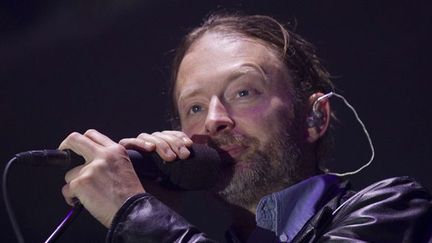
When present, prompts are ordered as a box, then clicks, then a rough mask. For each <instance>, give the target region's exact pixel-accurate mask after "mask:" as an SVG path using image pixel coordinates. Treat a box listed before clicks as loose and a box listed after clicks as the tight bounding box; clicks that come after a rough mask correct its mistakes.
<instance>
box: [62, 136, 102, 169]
mask: <svg viewBox="0 0 432 243" xmlns="http://www.w3.org/2000/svg"><path fill="white" fill-rule="evenodd" d="M100 147H101V146H100V145H99V144H97V143H95V142H94V141H93V140H91V139H90V138H89V137H86V136H84V135H82V134H79V133H77V132H73V133H71V134H70V135H69V136H67V137H66V139H65V140H63V142H62V143H61V144H60V146H59V149H62V150H63V149H71V150H73V151H74V152H75V153H77V154H79V155H81V156H83V157H84V159H85V161H87V162H88V161H92V160H93V159H94V157H93V155H94V154H95V153H96V151H97V150H98V149H99V148H100Z"/></svg>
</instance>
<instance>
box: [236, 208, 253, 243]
mask: <svg viewBox="0 0 432 243" xmlns="http://www.w3.org/2000/svg"><path fill="white" fill-rule="evenodd" d="M232 216H233V224H232V229H233V230H234V232H235V233H236V236H237V237H238V238H239V240H240V241H241V242H246V241H247V240H248V238H249V236H250V234H251V233H252V231H253V230H254V229H255V227H256V222H255V211H253V212H251V211H250V210H247V209H244V208H239V207H236V208H234V209H233V215H232Z"/></svg>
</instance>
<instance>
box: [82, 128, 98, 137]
mask: <svg viewBox="0 0 432 243" xmlns="http://www.w3.org/2000/svg"><path fill="white" fill-rule="evenodd" d="M95 133H96V130H95V129H93V128H91V129H88V130H87V131H86V132H85V133H84V135H85V136H87V135H90V136H91V135H92V134H95Z"/></svg>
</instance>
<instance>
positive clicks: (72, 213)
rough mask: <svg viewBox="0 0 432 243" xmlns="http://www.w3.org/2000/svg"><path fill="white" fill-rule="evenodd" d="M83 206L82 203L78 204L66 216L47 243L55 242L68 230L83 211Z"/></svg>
mask: <svg viewBox="0 0 432 243" xmlns="http://www.w3.org/2000/svg"><path fill="white" fill-rule="evenodd" d="M83 208H84V207H83V205H82V204H81V203H79V202H78V203H76V204H75V205H74V206H73V207H72V208H71V209H70V210H69V212H68V213H67V214H66V217H65V218H64V219H63V221H62V222H61V223H60V224H59V225H58V226H57V228H56V229H55V230H54V232H52V233H51V235H50V236H49V237H48V239H47V240H46V241H45V243H49V242H55V241H56V240H57V239H58V238H59V237H60V235H61V234H62V233H63V232H64V231H65V230H66V228H67V227H68V226H69V224H70V223H72V221H73V220H74V219H75V218H76V217H77V216H78V215H79V213H80V212H81V211H82V210H83Z"/></svg>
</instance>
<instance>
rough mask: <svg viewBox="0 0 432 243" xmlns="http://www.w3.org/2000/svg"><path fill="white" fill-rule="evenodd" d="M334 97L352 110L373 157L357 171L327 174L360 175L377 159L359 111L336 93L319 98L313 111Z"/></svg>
mask: <svg viewBox="0 0 432 243" xmlns="http://www.w3.org/2000/svg"><path fill="white" fill-rule="evenodd" d="M333 95H334V96H336V97H338V98H339V99H341V100H343V102H344V103H345V105H346V106H347V107H348V108H350V109H351V111H352V112H353V113H354V116H355V118H356V119H357V121H358V122H359V123H360V125H361V127H362V129H363V131H364V133H365V135H366V138H367V140H368V142H369V147H370V149H371V156H370V159H369V161H368V162H367V163H365V164H363V165H362V166H361V167H360V168H358V169H357V170H354V171H348V172H344V173H335V172H327V174H331V175H337V176H348V175H355V174H357V173H359V172H360V171H362V170H363V169H364V168H366V167H368V166H369V165H370V164H371V163H372V161H373V160H374V158H375V148H374V146H373V143H372V139H371V137H370V135H369V132H368V130H367V129H366V126H365V124H364V123H363V121H362V120H361V119H360V117H359V115H358V114H357V111H356V110H355V109H354V107H353V106H352V105H351V104H350V103H349V102H348V101H347V100H346V99H345V97H343V96H342V95H340V94H337V93H335V92H330V93H328V94H325V95H323V96H321V97H319V98H318V99H317V100H316V101H315V103H314V105H313V107H312V109H313V110H314V111H316V110H317V109H318V103H319V102H320V101H321V100H323V99H328V98H330V97H331V96H333Z"/></svg>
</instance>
